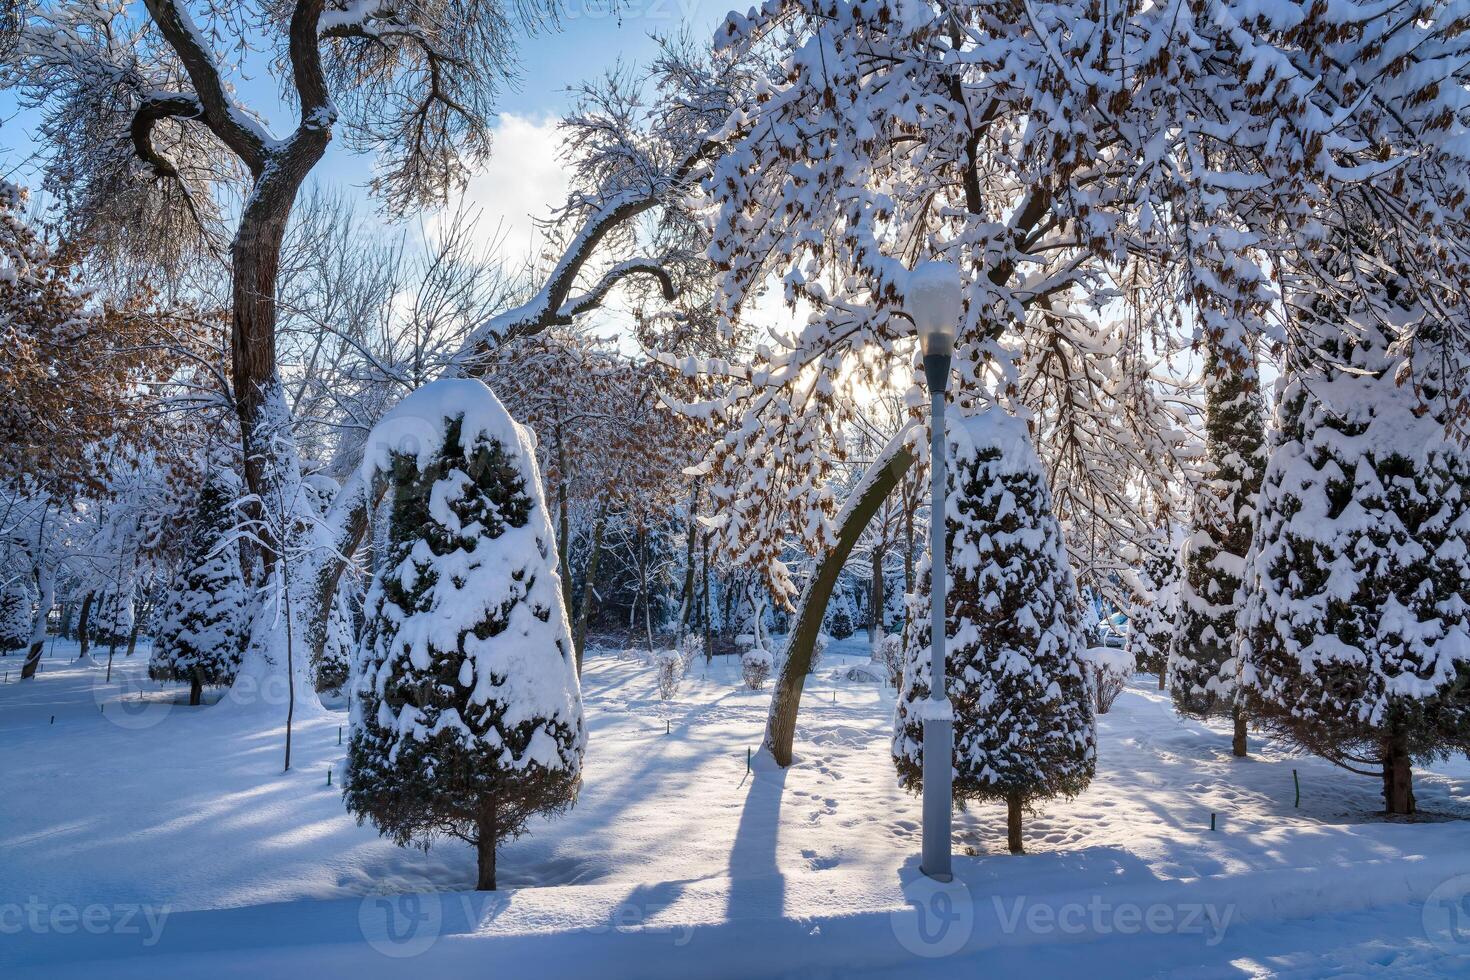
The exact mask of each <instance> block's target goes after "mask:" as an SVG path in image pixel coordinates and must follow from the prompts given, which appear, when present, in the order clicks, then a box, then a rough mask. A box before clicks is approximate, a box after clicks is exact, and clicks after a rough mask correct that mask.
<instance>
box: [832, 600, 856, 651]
mask: <svg viewBox="0 0 1470 980" xmlns="http://www.w3.org/2000/svg"><path fill="white" fill-rule="evenodd" d="M835 598H836V601H835V602H834V603H833V605H834V606H835V607H836V608H835V609H833V610H832V615H831V616H829V617H828V618H827V632H828V633H829V634H830V635H831V637H832V639H834V640H845V639H847V638H848V637H849V636H852V634H853V628H854V627H853V616H852V603H851V602H850V601H849V600H848V598H847V596H846V595H845V594H839V595H838V596H836V597H835Z"/></svg>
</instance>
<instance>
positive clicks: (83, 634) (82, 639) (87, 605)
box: [77, 592, 97, 660]
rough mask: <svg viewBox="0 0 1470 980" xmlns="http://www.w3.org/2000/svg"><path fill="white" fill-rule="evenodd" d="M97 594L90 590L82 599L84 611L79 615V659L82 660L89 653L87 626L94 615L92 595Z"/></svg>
mask: <svg viewBox="0 0 1470 980" xmlns="http://www.w3.org/2000/svg"><path fill="white" fill-rule="evenodd" d="M96 594H97V593H95V592H88V593H87V595H86V598H84V599H82V611H81V614H80V615H79V616H78V617H77V642H78V643H79V644H81V652H80V653H78V654H77V659H78V660H81V659H82V658H83V657H85V656H86V655H87V644H88V637H87V627H88V625H89V623H90V621H91V617H92V597H93V596H94V595H96Z"/></svg>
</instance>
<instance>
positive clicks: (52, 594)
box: [20, 568, 56, 680]
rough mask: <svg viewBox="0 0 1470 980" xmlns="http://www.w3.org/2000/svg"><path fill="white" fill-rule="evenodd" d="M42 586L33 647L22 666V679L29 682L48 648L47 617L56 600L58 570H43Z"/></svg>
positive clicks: (32, 637) (39, 582) (33, 635)
mask: <svg viewBox="0 0 1470 980" xmlns="http://www.w3.org/2000/svg"><path fill="white" fill-rule="evenodd" d="M36 584H37V585H38V586H40V593H41V595H40V601H39V602H38V603H37V604H36V618H35V621H34V622H32V624H31V645H30V647H29V648H28V649H27V650H26V662H25V663H24V664H22V665H21V668H20V679H21V680H28V679H30V678H32V677H35V676H36V671H38V670H40V669H41V651H42V650H44V649H45V648H46V615H47V613H49V612H50V611H51V603H52V602H53V601H54V600H55V598H56V569H54V568H43V569H42V570H41V572H40V574H39V575H38V576H37V581H36Z"/></svg>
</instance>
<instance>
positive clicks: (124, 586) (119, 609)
mask: <svg viewBox="0 0 1470 980" xmlns="http://www.w3.org/2000/svg"><path fill="white" fill-rule="evenodd" d="M90 632H91V635H92V643H93V645H94V646H98V647H107V648H109V652H110V649H111V648H113V647H126V646H127V645H128V637H129V636H132V634H133V583H132V582H124V583H121V584H119V583H115V582H110V583H108V584H107V585H105V586H104V587H103V588H101V589H99V590H98V592H97V598H96V600H95V601H94V602H93V603H92V621H91V624H90Z"/></svg>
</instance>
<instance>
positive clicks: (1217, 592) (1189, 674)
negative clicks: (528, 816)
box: [1168, 323, 1266, 756]
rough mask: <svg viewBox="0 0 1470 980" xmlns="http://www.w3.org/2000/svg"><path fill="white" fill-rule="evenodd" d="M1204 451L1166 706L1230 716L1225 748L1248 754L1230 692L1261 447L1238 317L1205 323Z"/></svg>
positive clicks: (1251, 359) (1235, 685)
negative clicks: (1204, 480)
mask: <svg viewBox="0 0 1470 980" xmlns="http://www.w3.org/2000/svg"><path fill="white" fill-rule="evenodd" d="M1205 346H1206V357H1205V450H1206V453H1207V455H1208V460H1209V468H1210V480H1209V483H1208V484H1207V486H1205V487H1204V488H1202V489H1201V490H1200V492H1199V494H1198V496H1197V498H1196V501H1195V510H1194V533H1193V535H1191V536H1190V538H1189V539H1188V540H1187V541H1186V542H1185V544H1184V548H1183V550H1182V552H1181V556H1180V559H1181V562H1182V565H1183V568H1182V574H1181V575H1180V577H1179V599H1178V611H1177V614H1176V616H1175V621H1174V635H1173V637H1172V639H1171V642H1170V647H1169V675H1168V683H1169V690H1170V693H1171V694H1172V696H1173V699H1174V707H1175V708H1176V709H1177V710H1178V711H1179V712H1180V713H1181V714H1185V715H1190V716H1193V717H1196V718H1207V717H1211V716H1228V717H1232V718H1233V719H1234V724H1235V736H1234V744H1233V751H1234V753H1235V755H1237V756H1243V755H1245V754H1246V724H1245V723H1246V719H1245V713H1244V711H1243V708H1242V705H1241V703H1240V701H1239V699H1238V698H1237V692H1238V689H1239V675H1240V664H1239V662H1238V660H1237V659H1236V648H1237V644H1236V619H1237V616H1238V615H1239V612H1240V603H1241V591H1240V579H1241V575H1242V571H1243V567H1244V562H1245V555H1246V552H1247V551H1248V550H1250V542H1251V534H1252V531H1253V530H1254V528H1255V507H1256V495H1257V493H1259V491H1260V487H1261V474H1262V473H1263V472H1264V470H1265V461H1266V448H1265V429H1264V416H1263V408H1262V402H1261V388H1260V379H1259V376H1258V375H1257V373H1256V362H1255V353H1254V351H1253V349H1252V347H1251V343H1250V341H1249V339H1248V338H1246V337H1245V335H1244V331H1242V330H1241V329H1240V328H1239V327H1238V326H1237V325H1235V324H1231V323H1216V325H1215V327H1214V328H1212V329H1209V330H1207V331H1206V345H1205Z"/></svg>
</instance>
